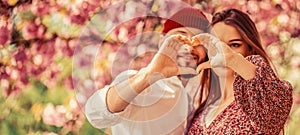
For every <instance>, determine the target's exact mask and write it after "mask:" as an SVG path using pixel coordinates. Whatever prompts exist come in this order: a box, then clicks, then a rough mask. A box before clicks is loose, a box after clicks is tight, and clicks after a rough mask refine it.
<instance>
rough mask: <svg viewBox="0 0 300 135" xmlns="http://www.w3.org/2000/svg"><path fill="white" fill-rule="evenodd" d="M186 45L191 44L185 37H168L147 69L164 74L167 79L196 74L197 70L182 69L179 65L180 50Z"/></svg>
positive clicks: (177, 35) (176, 35)
mask: <svg viewBox="0 0 300 135" xmlns="http://www.w3.org/2000/svg"><path fill="white" fill-rule="evenodd" d="M185 44H191V43H190V40H189V39H188V38H187V37H185V36H183V35H179V34H175V35H170V36H168V37H167V38H166V39H165V40H164V41H163V43H162V45H161V46H160V48H159V50H158V52H157V54H156V55H155V56H154V58H153V59H152V61H151V62H150V64H149V65H148V66H147V68H148V69H149V70H150V71H151V72H152V73H160V74H162V75H163V77H165V78H168V77H172V76H177V75H181V74H196V70H195V69H193V68H189V67H181V66H179V65H178V63H177V56H178V50H179V49H180V48H181V47H182V46H183V45H185Z"/></svg>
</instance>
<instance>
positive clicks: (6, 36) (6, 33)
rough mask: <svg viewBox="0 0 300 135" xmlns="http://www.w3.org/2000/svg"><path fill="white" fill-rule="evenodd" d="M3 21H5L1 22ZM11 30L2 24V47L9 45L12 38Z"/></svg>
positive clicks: (0, 38) (0, 43) (0, 31)
mask: <svg viewBox="0 0 300 135" xmlns="http://www.w3.org/2000/svg"><path fill="white" fill-rule="evenodd" d="M0 21H3V20H0ZM10 32H11V31H10V29H9V26H8V25H2V26H1V23H0V46H1V45H2V46H3V45H6V44H7V43H9V41H10V39H11V36H10Z"/></svg>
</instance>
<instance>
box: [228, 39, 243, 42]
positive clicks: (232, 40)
mask: <svg viewBox="0 0 300 135" xmlns="http://www.w3.org/2000/svg"><path fill="white" fill-rule="evenodd" d="M234 41H243V40H242V39H238V38H237V39H231V40H229V42H234Z"/></svg>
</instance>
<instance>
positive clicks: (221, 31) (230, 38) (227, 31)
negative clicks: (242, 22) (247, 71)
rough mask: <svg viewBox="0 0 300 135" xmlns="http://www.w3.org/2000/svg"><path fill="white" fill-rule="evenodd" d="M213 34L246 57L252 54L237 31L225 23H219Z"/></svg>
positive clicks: (215, 26)
mask: <svg viewBox="0 0 300 135" xmlns="http://www.w3.org/2000/svg"><path fill="white" fill-rule="evenodd" d="M212 34H214V35H215V36H216V37H218V38H219V39H220V40H221V41H223V42H225V43H226V44H227V45H228V46H229V47H230V48H231V49H232V50H234V51H235V52H237V53H240V54H242V55H243V56H244V57H246V56H248V55H250V54H251V52H250V49H249V47H248V45H247V44H246V43H245V42H244V41H243V39H242V37H241V35H240V34H239V32H238V31H237V29H236V28H235V27H233V26H231V25H227V24H225V23H224V22H218V23H216V24H215V25H214V26H213V27H212Z"/></svg>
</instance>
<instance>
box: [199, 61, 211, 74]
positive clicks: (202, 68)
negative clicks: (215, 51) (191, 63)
mask: <svg viewBox="0 0 300 135" xmlns="http://www.w3.org/2000/svg"><path fill="white" fill-rule="evenodd" d="M207 68H211V65H210V61H206V62H203V63H201V64H199V65H198V67H197V69H196V72H197V73H199V72H200V71H201V70H204V69H207Z"/></svg>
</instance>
